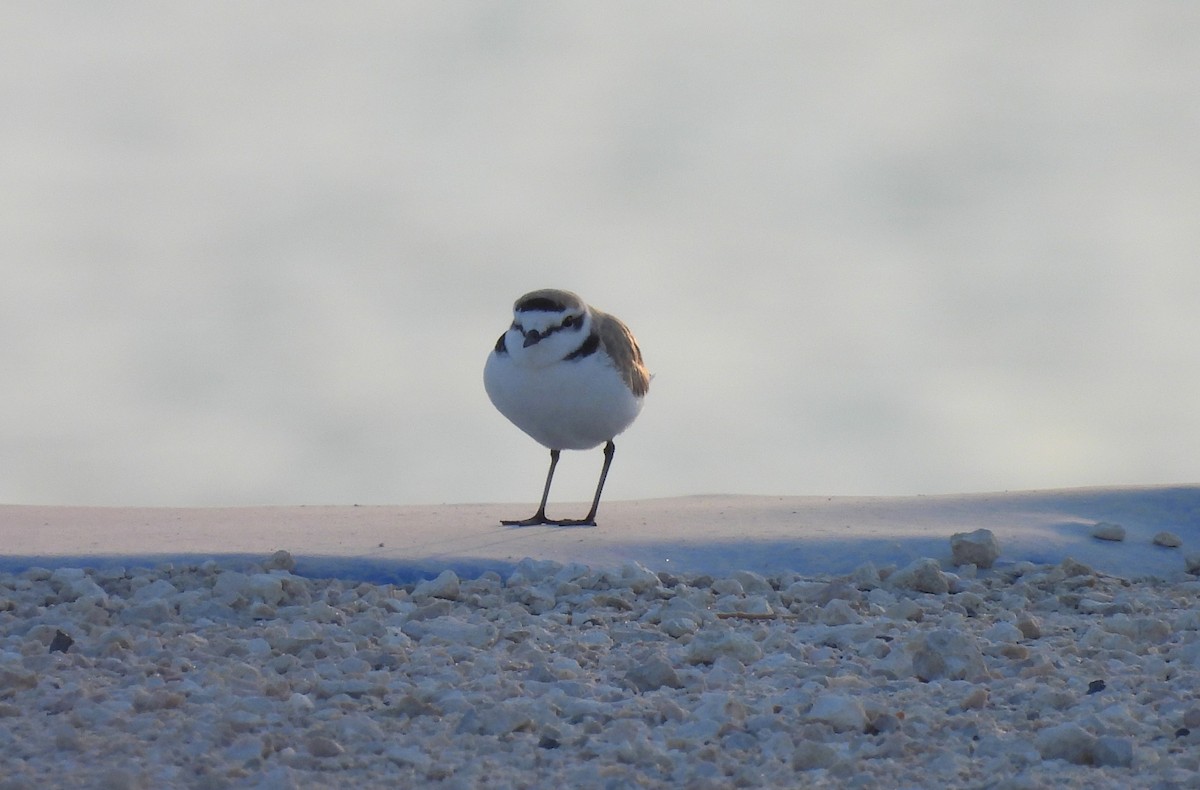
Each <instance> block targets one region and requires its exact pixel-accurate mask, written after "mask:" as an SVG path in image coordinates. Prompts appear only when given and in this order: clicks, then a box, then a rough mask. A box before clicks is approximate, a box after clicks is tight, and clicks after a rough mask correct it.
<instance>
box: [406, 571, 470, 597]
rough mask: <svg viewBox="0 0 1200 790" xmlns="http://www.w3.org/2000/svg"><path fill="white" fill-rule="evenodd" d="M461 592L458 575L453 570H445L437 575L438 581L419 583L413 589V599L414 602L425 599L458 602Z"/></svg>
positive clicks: (429, 580) (427, 580)
mask: <svg viewBox="0 0 1200 790" xmlns="http://www.w3.org/2000/svg"><path fill="white" fill-rule="evenodd" d="M459 591H460V585H459V580H458V574H457V573H455V572H454V571H452V570H444V571H442V572H441V573H439V574H438V575H437V578H436V579H425V580H423V581H421V582H418V584H417V586H416V587H414V588H413V591H412V597H413V599H414V600H421V599H423V598H444V599H447V600H451V601H453V600H456V599H457V598H458V594H459Z"/></svg>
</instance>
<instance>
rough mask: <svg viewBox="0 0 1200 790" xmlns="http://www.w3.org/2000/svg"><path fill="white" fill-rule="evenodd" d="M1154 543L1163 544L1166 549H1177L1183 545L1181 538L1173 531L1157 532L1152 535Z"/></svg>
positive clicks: (1156, 544)
mask: <svg viewBox="0 0 1200 790" xmlns="http://www.w3.org/2000/svg"><path fill="white" fill-rule="evenodd" d="M1154 545H1155V546H1165V547H1166V548H1168V549H1177V548H1179V547H1180V546H1182V545H1183V538H1181V537H1179V536H1178V535H1176V534H1175V533H1174V532H1158V533H1155V535H1154Z"/></svg>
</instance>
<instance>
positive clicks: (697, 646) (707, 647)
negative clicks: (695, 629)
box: [686, 628, 763, 664]
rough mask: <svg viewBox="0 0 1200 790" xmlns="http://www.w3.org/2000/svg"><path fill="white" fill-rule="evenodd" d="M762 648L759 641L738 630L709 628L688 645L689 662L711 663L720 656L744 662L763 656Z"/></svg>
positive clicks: (698, 634)
mask: <svg viewBox="0 0 1200 790" xmlns="http://www.w3.org/2000/svg"><path fill="white" fill-rule="evenodd" d="M762 654H763V652H762V648H761V647H760V646H759V644H758V643H757V642H755V641H754V640H753V639H751V638H750V637H748V636H745V635H743V634H740V633H738V632H737V631H732V630H725V629H720V628H707V629H705V630H703V631H700V632H699V633H697V634H696V635H695V636H694V637H693V638H692V641H691V644H689V645H688V649H687V654H686V655H687V661H688V663H689V664H711V663H713V662H714V661H716V660H717V658H718V657H720V656H730V657H731V658H735V659H737V660H738V661H741V662H742V663H743V664H749V663H752V662H754V661H757V660H758V659H760V658H762Z"/></svg>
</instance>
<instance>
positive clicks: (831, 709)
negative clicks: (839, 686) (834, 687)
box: [808, 694, 867, 732]
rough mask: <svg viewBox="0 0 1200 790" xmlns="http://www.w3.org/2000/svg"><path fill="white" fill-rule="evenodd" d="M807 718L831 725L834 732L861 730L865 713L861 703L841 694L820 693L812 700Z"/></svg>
mask: <svg viewBox="0 0 1200 790" xmlns="http://www.w3.org/2000/svg"><path fill="white" fill-rule="evenodd" d="M808 718H809V719H811V720H813V721H819V722H823V723H825V724H828V725H829V726H831V727H833V729H834V730H835V731H836V732H862V731H863V729H865V728H866V726H867V715H866V713H865V712H864V711H863V706H862V703H860V702H859V701H858V700H856V699H854V698H853V697H848V696H845V695H843V694H822V695H821V696H819V697H817V698H816V699H815V700H813V706H812V708H811V709H810V710H809V711H808Z"/></svg>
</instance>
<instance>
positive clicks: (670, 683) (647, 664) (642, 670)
mask: <svg viewBox="0 0 1200 790" xmlns="http://www.w3.org/2000/svg"><path fill="white" fill-rule="evenodd" d="M625 680H626V681H628V682H629V684H630V685H631V686H633V687H634V688H635V689H637V690H638V691H642V692H645V691H653V690H655V689H658V688H662V687H663V686H667V687H668V688H673V689H677V688H682V686H683V683H681V682H680V680H679V674H678V673H677V672H676V671H675V667H673V666H671V664H670V663H669V662H667V660H666V659H664V658H663V657H661V656H653V657H651V658H648V659H646V660H644V661H639V662H638V663H637V664H635V665H634V666H633V668H632V669H630V670H629V671H628V672H626V673H625Z"/></svg>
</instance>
